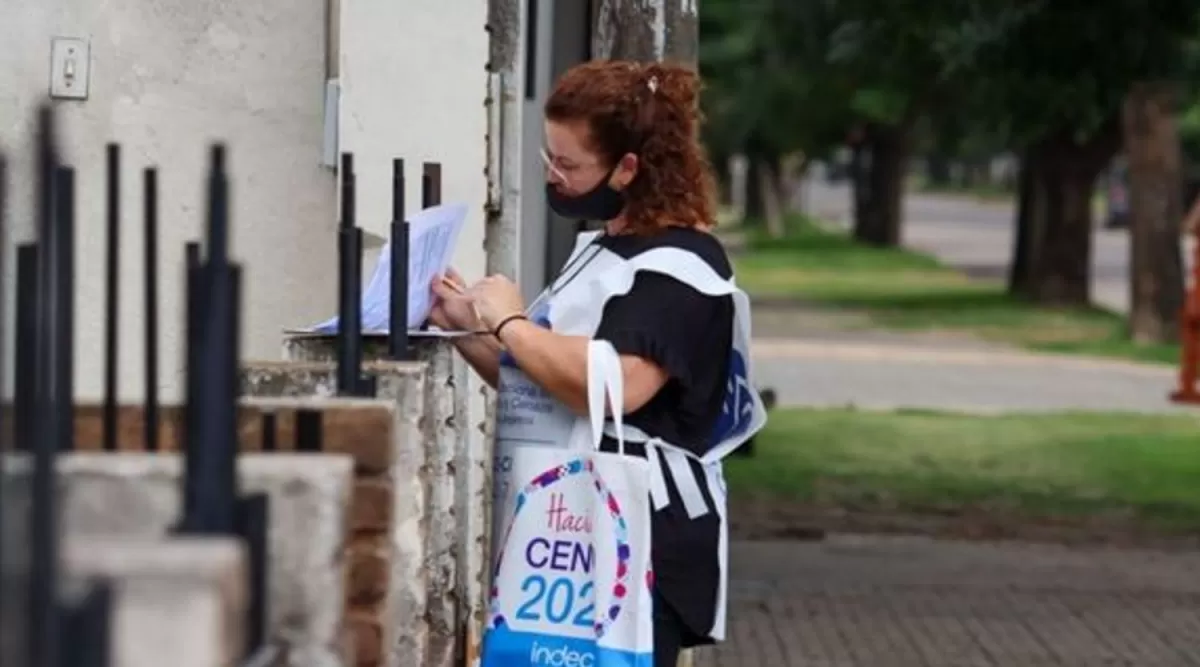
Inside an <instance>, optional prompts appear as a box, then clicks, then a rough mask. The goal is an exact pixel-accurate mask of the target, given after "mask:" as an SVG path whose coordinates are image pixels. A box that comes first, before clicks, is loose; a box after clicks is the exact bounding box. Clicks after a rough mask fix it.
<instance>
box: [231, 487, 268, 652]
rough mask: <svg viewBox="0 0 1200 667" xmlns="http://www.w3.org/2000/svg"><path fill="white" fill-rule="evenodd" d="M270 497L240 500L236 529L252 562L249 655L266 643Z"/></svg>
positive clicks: (249, 588) (254, 496) (250, 564)
mask: <svg viewBox="0 0 1200 667" xmlns="http://www.w3.org/2000/svg"><path fill="white" fill-rule="evenodd" d="M269 502H270V501H269V499H268V498H267V494H265V493H255V494H251V495H249V496H246V497H243V498H241V499H239V500H238V507H237V531H238V534H239V535H240V536H241V537H242V539H243V540H245V541H246V555H247V556H248V558H247V560H248V561H249V568H248V569H249V572H248V573H247V574H248V577H247V578H248V580H249V581H248V583H249V587H248V591H247V592H248V593H249V595H250V604H249V605H247V609H246V614H247V619H246V621H247V623H246V640H247V641H246V657H247V658H248V657H250V656H251V655H253V654H254V652H255V651H257V650H258V649H259V648H261V647H262V646H263V645H265V644H266V642H267V618H268V612H269V609H268V602H267V579H268V576H269V574H270V572H269V569H270V563H269V561H268V560H267V519H268V515H269Z"/></svg>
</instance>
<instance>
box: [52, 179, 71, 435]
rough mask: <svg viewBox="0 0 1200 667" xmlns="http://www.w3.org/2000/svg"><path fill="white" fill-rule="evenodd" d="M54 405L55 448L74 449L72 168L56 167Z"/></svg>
mask: <svg viewBox="0 0 1200 667" xmlns="http://www.w3.org/2000/svg"><path fill="white" fill-rule="evenodd" d="M58 175H59V178H58V184H57V185H56V193H55V194H56V197H55V216H56V218H57V223H58V241H57V243H55V244H54V246H55V254H56V255H57V257H56V258H55V264H56V267H55V268H56V273H57V276H56V282H55V287H56V294H55V295H54V301H55V308H54V309H55V311H56V316H55V332H54V345H55V353H54V355H55V364H54V374H55V377H54V389H55V395H54V407H55V421H56V424H57V425H56V429H55V430H56V435H57V437H58V442H57V445H58V451H60V452H66V451H71V450H73V449H75V419H74V413H75V170H74V169H73V168H70V167H62V168H60V169H59V170H58Z"/></svg>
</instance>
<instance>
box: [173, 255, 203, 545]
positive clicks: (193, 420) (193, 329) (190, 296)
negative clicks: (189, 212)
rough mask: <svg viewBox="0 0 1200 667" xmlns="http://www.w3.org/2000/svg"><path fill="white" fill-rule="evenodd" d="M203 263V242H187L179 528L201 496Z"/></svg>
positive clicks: (185, 526)
mask: <svg viewBox="0 0 1200 667" xmlns="http://www.w3.org/2000/svg"><path fill="white" fill-rule="evenodd" d="M202 270H203V267H202V265H201V259H200V244H199V243H197V242H195V241H191V242H188V243H187V244H186V245H185V246H184V283H185V288H184V289H185V298H184V325H183V332H184V369H185V373H184V402H183V433H184V435H183V447H182V450H183V460H184V461H185V462H186V463H185V468H184V474H183V516H182V517H181V520H180V526H179V528H180V529H181V530H189V529H190V528H191V526H192V520H193V516H194V514H195V512H196V508H195V507H194V504H195V502H196V498H197V496H198V493H199V492H198V491H197V490H196V489H195V488H194V487H195V485H196V475H195V474H194V471H193V470H192V467H191V461H192V460H193V459H194V458H195V456H196V455H195V453H194V450H195V449H196V448H197V447H198V446H199V444H200V425H199V423H198V422H199V418H198V416H197V414H196V403H197V401H199V400H200V388H199V384H200V365H201V363H200V359H201V356H200V346H201V345H200V342H199V340H198V339H199V337H200V324H201V323H200V320H201V317H202V310H201V308H200V301H201V297H202V294H201V292H202V290H203V288H204V285H203V284H202V283H201V281H200V276H201V272H202Z"/></svg>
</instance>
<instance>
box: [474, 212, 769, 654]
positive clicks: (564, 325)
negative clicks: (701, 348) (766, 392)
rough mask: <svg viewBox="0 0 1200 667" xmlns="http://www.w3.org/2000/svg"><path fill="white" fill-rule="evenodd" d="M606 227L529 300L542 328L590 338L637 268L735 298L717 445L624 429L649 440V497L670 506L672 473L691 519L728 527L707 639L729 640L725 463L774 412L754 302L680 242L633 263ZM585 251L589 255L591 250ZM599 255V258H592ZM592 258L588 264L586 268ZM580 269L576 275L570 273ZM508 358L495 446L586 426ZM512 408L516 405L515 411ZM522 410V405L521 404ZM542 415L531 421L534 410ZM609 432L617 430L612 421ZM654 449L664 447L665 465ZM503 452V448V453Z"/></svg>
mask: <svg viewBox="0 0 1200 667" xmlns="http://www.w3.org/2000/svg"><path fill="white" fill-rule="evenodd" d="M598 234H599V232H591V233H584V234H580V235H579V237H578V239H577V240H576V243H575V249H574V250H573V251H572V253H571V257H570V258H569V259H568V260H567V264H566V266H567V267H571V266H572V265H574V267H575V268H574V269H570V268H569V269H568V272H567V273H566V274H565V275H563V276H560V278H559V282H562V283H564V284H562V285H561V286H560V285H557V284H556V285H554V286H552V287H551V289H548V290H547V291H545V292H543V294H542V296H540V297H538V299H537V300H535V301H534V303H533V304H531V306H530V308H529V316H530V318H531V319H532V320H533V321H534V322H537V323H539V324H541V325H542V326H549V327H550V328H551V330H553V331H555V332H557V333H561V334H564V335H575V336H586V337H588V338H590V337H592V336H593V335H594V334H595V333H596V330H597V329H598V328H599V326H600V319H601V316H602V314H603V312H604V305H605V304H606V303H607V302H608V300H609V299H612V298H614V297H618V296H622V295H625V294H627V293H628V292H629V290H630V289H632V288H633V284H634V280H635V278H636V277H637V274H638V272H639V271H653V272H657V273H662V274H665V275H668V276H670V277H672V278H675V279H676V280H679V281H681V282H683V283H685V284H687V285H689V286H690V287H692V288H693V289H695V290H697V291H698V292H700V293H702V294H705V295H708V296H730V297H732V299H733V303H734V322H733V329H734V330H733V348H732V350H731V352H730V359H729V376H728V379H727V382H726V390H725V400H724V402H723V405H722V409H721V415H720V416H719V417H718V419H717V423H716V427H715V428H714V433H713V438H712V442H714V443H716V444H715V445H714V446H713V447H712V449H710V450H709V452H708V453H707V454H706V455H705V456H703V457H696V456H695V454H693V453H692V452H690V451H688V450H685V449H683V448H681V447H677V446H675V445H673V444H671V443H668V442H664V441H662V440H661V439H659V438H657V437H654V436H653V435H652V434H647V433H644V432H642V431H641V430H640V429H638V428H636V427H634V426H631V425H629V424H625V425H623V433H624V437H625V440H626V441H627V442H641V443H644V444H645V446H646V453H647V456H648V458H649V460H650V462H651V463H652V466H651V468H652V470H653V471H654V472H653V475H652V482H651V498H652V500H653V504H654V508H655V509H662V508H663V507H665V506H666V505H667V504H668V502H669V499H668V495H667V487H666V482H665V475H667V474H669V475H671V478H672V480H673V481H674V482H675V486H676V488H677V489H678V490H679V494H680V500H681V501H682V503H683V505H684V508H685V510H686V511H687V513H688V516H689V517H691V518H693V519H695V518H697V517H700V516H704V515H705V514H707V513H708V512H710V511H716V512H717V513H718V514H719V515H720V516H721V533H720V543H719V553H718V559H719V564H720V570H721V579H720V582H719V589H718V595H717V609H716V610H715V611H716V615H715V621H714V624H713V628H712V630H711V632H710V633H709V635H710V636H711V637H712V638H713V639H714V640H717V641H720V640H723V639H724V637H725V607H726V597H727V590H728V550H729V528H728V520H727V517H726V498H727V496H726V489H725V480H724V475H723V473H722V467H721V460H722V459H724V458H725V457H726V456H727V455H729V453H730V452H732V451H733V450H735V449H737V447H738V446H739V445H741V444H742V443H743V442H745V441H746V439H747V438H749V437H751V436H752V435H754V434H755V433H756V432H758V431H759V430H760V429H761V428H762V427H763V425H764V424H765V423H766V410H765V409H764V407H763V404H762V401H761V399H760V398H759V396H758V392H757V391H756V390H755V389H754V384H753V381H752V376H751V369H750V299H749V297H747V296H746V294H745V293H744V292H742V290H740V289H738V287H737V285H736V284H735V282H734V281H733V280H732V279H730V280H725V279H724V278H722V277H721V276H720V275H719V274H718V273H717V272H716V271H714V270H713V269H712V267H711V266H709V265H708V263H707V262H705V261H704V260H703V259H701V258H700V257H698V256H697V255H695V254H694V253H692V252H689V251H686V250H682V249H679V248H671V247H666V248H656V249H653V250H648V251H646V252H643V253H641V254H639V255H636V256H634V257H632V258H630V259H625V258H623V257H621V256H619V255H617V254H616V253H613V252H611V251H609V250H608V249H606V248H602V247H601V246H599V245H595V244H593V241H595V239H596V237H597V236H598ZM584 253H587V254H586V255H585V254H584ZM593 254H594V256H592V255H593ZM585 263H586V265H585ZM575 271H578V273H577V274H576V275H574V277H571V276H572V273H574V272H575ZM505 357H507V355H504V356H502V359H501V367H500V396H499V399H500V401H499V409H498V413H497V424H496V429H497V431H496V434H497V446H498V450H500V451H503V447H504V446H505V442H519V443H522V444H526V445H528V444H530V443H540V442H545V444H546V445H547V446H554V444H553V443H555V442H565V441H566V440H567V438H565V437H561V435H558V436H556V435H553V434H554V433H556V432H557V433H559V434H567V433H569V432H570V429H588V430H590V428H591V426H590V423H589V420H588V419H587V418H586V417H578V416H576V415H575V414H574V413H572V412H571V411H570V410H569V409H568V408H567V407H566V406H563V405H561V404H559V403H558V402H557V401H556V400H554V399H553V398H552V397H550V396H549V394H548V393H547V392H545V391H544V390H542V389H541V388H540V387H538V386H537V385H536V384H534V383H533V382H532V380H530V379H529V378H528V377H526V376H525V375H524V374H523V373H522V372H521V371H520V370H519V369H518V368H517V367H516V365H515V364H514V363H513V362H512V360H511V358H505ZM510 407H511V408H512V409H509V408H510ZM518 408H519V409H518ZM531 414H536V415H537V417H536V418H533V419H531V418H530V415H531ZM605 431H606V433H608V434H609V435H610V436H614V437H615V436H616V430H615V427H614V426H613V424H612V422H611V420H610V421H609V422H608V423H607V424H606V426H605ZM655 452H661V453H662V460H664V461H665V462H666V465H665V469H664V466H663V465H661V463H660V459H659V457H658V456H656V455H655ZM497 453H498V454H499V453H500V452H499V451H498V452H497ZM689 458H690V459H695V460H698V461H700V462H701V463H702V464H703V466H702V467H703V469H704V471H705V475H706V476H707V480H706V481H707V486H708V487H709V492H710V494H711V496H712V499H713V502H714V504H715V505H716V506H715V507H709V506H708V503H707V502H706V501H705V499H704V495H703V493H702V491H701V485H700V483H699V480H697V479H696V478H695V476H694V474H693V471H692V468H691V467H690V465H689V463H688V459H689Z"/></svg>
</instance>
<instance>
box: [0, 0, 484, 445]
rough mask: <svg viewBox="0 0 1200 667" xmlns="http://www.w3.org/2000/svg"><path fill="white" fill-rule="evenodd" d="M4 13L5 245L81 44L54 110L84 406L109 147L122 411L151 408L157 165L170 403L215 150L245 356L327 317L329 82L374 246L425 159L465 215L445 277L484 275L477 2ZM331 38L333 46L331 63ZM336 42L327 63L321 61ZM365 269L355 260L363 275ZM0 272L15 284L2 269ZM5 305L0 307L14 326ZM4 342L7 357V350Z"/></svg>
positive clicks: (204, 3)
mask: <svg viewBox="0 0 1200 667" xmlns="http://www.w3.org/2000/svg"><path fill="white" fill-rule="evenodd" d="M0 16H2V17H3V20H0V44H3V45H4V47H3V55H4V57H3V60H2V61H0V148H2V149H3V150H5V151H7V152H9V153H10V157H11V158H15V163H14V164H13V165H12V171H13V172H14V177H15V182H14V183H13V184H12V187H11V192H12V194H13V199H14V201H13V203H12V206H10V213H11V216H10V220H12V221H13V224H14V226H15V230H14V237H15V240H16V241H22V240H27V239H30V238H31V237H32V233H33V230H32V224H31V222H30V221H31V220H32V217H31V212H32V181H31V179H32V150H33V146H32V140H33V136H32V133H31V129H32V120H33V115H32V111H33V109H34V107H35V105H36V104H37V103H38V102H39V101H40V100H41V99H43V97H44V95H45V94H46V93H47V91H48V89H49V76H50V72H49V70H50V45H51V38H52V37H55V36H67V37H79V38H84V39H87V40H89V41H90V47H91V75H90V81H89V84H90V93H89V96H88V98H87V99H86V100H82V101H77V100H60V101H58V102H56V106H57V107H58V109H59V111H60V112H61V118H62V121H63V123H62V124H63V144H62V145H63V148H64V158H65V159H66V161H68V162H70V163H72V164H73V165H75V166H76V167H77V168H78V170H79V173H78V175H77V182H78V188H79V189H78V212H79V218H78V228H79V233H78V238H77V255H76V256H77V261H78V264H77V269H76V271H77V276H78V287H77V296H76V303H77V304H78V310H77V315H76V318H77V325H78V333H77V337H76V341H77V342H76V360H77V363H76V367H77V370H76V386H77V389H78V393H79V395H80V397H81V398H82V399H84V400H91V399H94V398H96V397H98V396H99V394H100V393H101V390H102V380H101V378H102V373H103V371H102V368H103V354H102V351H103V320H104V286H103V281H102V276H103V275H104V273H103V261H104V246H105V238H104V218H103V216H104V144H105V142H107V141H110V140H115V141H119V142H121V144H122V146H123V148H124V171H123V174H122V176H123V187H122V191H123V201H122V208H123V212H124V223H125V226H124V229H123V230H122V235H121V253H122V260H121V261H122V267H121V295H120V313H121V318H120V322H121V328H122V340H121V346H120V354H121V359H120V365H121V370H122V372H121V374H120V382H121V395H122V398H123V399H125V400H136V399H138V398H140V397H141V396H142V395H143V393H144V389H143V386H142V364H143V350H142V348H143V346H142V341H141V335H140V325H139V321H140V318H141V316H142V312H143V304H142V297H141V294H142V290H143V278H142V274H141V253H142V247H143V243H142V234H141V187H142V186H141V169H142V168H143V167H146V166H150V165H158V166H160V167H161V175H160V190H161V195H162V198H161V204H160V211H161V213H160V216H161V221H160V230H161V236H160V276H159V293H160V308H161V323H160V331H161V346H162V347H161V353H162V359H161V362H160V368H161V369H162V373H161V378H160V390H161V391H160V395H162V396H163V397H164V399H166V400H172V399H173V398H176V397H178V395H179V390H180V385H181V382H180V379H181V377H180V365H181V363H182V344H183V341H182V332H181V324H182V322H183V303H184V302H183V280H182V278H183V270H182V265H183V245H184V243H185V242H186V241H188V240H194V239H198V238H199V237H200V234H201V228H202V224H203V215H204V205H203V204H204V200H203V180H202V179H203V176H204V173H205V170H206V159H207V147H208V142H209V140H210V139H221V140H224V141H226V142H227V144H228V146H229V158H228V159H229V168H230V172H231V176H232V225H233V236H232V239H233V252H234V255H235V257H236V258H239V259H241V260H243V261H244V263H245V266H246V268H245V271H246V273H245V279H244V282H243V284H244V289H245V292H244V295H243V299H244V309H243V356H244V358H247V359H256V358H257V359H277V358H278V357H279V342H280V334H281V330H282V329H283V328H285V327H294V326H302V325H305V324H310V323H314V322H316V321H319V320H321V319H324V318H326V317H328V316H329V315H332V314H333V313H334V312H335V309H336V303H337V296H336V280H335V271H336V260H337V258H336V250H335V249H336V242H335V236H334V230H335V226H336V219H337V196H338V193H337V187H336V173H335V170H334V169H332V168H330V167H327V166H323V165H322V161H323V159H324V145H325V136H324V126H325V113H326V112H325V99H324V98H325V90H326V82H327V79H328V78H330V77H331V76H334V75H336V76H338V77H340V84H341V89H342V95H341V104H340V109H339V112H340V113H339V114H338V117H339V120H340V124H339V125H338V134H339V135H340V146H339V148H340V149H341V150H348V151H354V152H355V153H356V172H357V175H358V186H359V197H358V222H359V224H360V225H361V226H363V227H364V229H365V230H366V231H367V232H368V233H369V234H373V235H376V240H378V237H379V236H381V235H386V230H387V223H388V222H389V217H390V177H391V159H392V158H393V157H402V158H406V160H407V161H408V164H409V171H408V173H409V191H408V201H409V209H410V210H415V209H416V207H417V206H419V202H420V195H419V192H420V178H419V174H420V162H422V161H426V160H429V161H438V162H441V163H442V164H443V172H442V183H443V199H444V200H445V201H451V200H453V201H461V202H465V203H466V204H467V205H468V207H469V209H470V217H469V220H468V223H467V229H466V230H465V232H464V234H463V236H462V237H461V238H460V240H459V246H458V249H457V254H456V256H455V259H454V262H455V264H456V266H457V267H458V268H459V269H460V271H462V273H463V274H464V275H465V276H467V277H468V278H474V277H480V276H482V273H483V267H484V251H483V234H484V223H483V206H484V201H485V198H486V194H487V181H486V176H485V174H484V167H485V164H486V135H487V131H488V127H487V114H486V110H485V107H484V100H485V98H486V95H487V72H486V70H485V65H486V62H487V51H488V35H487V32H486V30H485V25H486V21H487V2H486V0H456V1H455V2H452V3H448V2H443V1H441V0H408V1H406V2H402V3H400V2H388V1H386V0H356V1H355V2H337V0H328V2H327V0H301V1H300V2H294V3H285V4H279V3H272V2H267V1H266V0H241V1H239V2H236V3H234V2H223V1H219V0H39V1H38V2H33V3H30V2H27V1H26V0H0ZM329 25H333V26H334V33H333V34H334V36H335V37H336V38H337V39H336V40H334V41H335V42H336V44H335V45H334V46H332V47H331V46H330V44H329V43H327V42H328V41H329V40H328V39H327V38H328V36H329V34H330V30H329V28H328V26H329ZM339 25H340V32H337V30H339V28H338V26H339ZM337 45H340V52H339V51H337V50H335V51H334V52H333V53H334V55H333V56H330V55H329V53H328V52H329V51H330V49H331V48H333V49H337V48H338V46H337ZM9 252H10V258H9V259H11V249H10V251H9ZM375 255H376V252H369V253H368V256H367V257H366V259H365V261H364V264H365V268H366V269H367V270H369V269H370V267H371V266H372V264H373V261H374V257H375ZM4 264H5V268H6V271H7V275H9V276H11V275H12V273H13V268H12V267H13V262H12V261H5V263H4ZM7 284H8V285H11V280H10V281H8V283H7ZM9 289H11V287H10V288H9ZM12 301H13V300H12V298H11V295H10V297H9V298H8V300H7V302H8V304H9V305H8V308H9V317H11V308H12V305H11V304H12ZM9 330H10V331H11V329H9ZM5 338H6V339H7V340H6V341H5V342H6V344H7V345H8V346H9V348H8V349H9V350H10V351H11V345H12V343H11V340H12V337H11V336H8V337H5ZM474 388H475V390H476V391H475V392H474V393H475V394H476V400H475V401H474V411H473V412H472V418H473V419H472V421H473V422H479V421H482V420H483V415H484V407H483V406H484V404H483V398H482V396H481V395H479V392H478V385H477V384H476V385H475V386H474Z"/></svg>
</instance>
